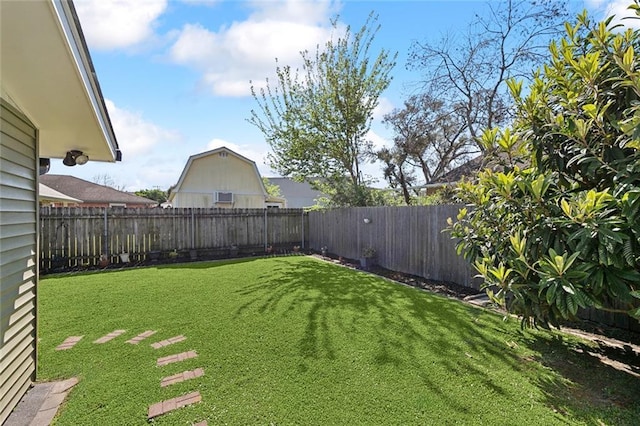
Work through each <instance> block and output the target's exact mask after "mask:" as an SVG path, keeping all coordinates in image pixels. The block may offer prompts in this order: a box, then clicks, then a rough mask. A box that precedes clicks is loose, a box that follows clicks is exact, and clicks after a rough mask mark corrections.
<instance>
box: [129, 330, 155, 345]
mask: <svg viewBox="0 0 640 426" xmlns="http://www.w3.org/2000/svg"><path fill="white" fill-rule="evenodd" d="M154 334H156V332H155V331H153V330H147V331H145V332H144V333H140V334H138V335H137V336H136V337H134V338H133V339H129V340H127V341H126V342H125V343H131V344H132V345H137V344H138V343H140V342H142V341H143V340H144V339H146V338H147V337H150V336H153V335H154Z"/></svg>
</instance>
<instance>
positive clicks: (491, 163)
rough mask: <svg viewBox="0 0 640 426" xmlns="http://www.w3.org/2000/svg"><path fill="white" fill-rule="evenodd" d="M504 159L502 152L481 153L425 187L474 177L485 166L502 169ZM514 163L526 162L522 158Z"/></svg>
mask: <svg viewBox="0 0 640 426" xmlns="http://www.w3.org/2000/svg"><path fill="white" fill-rule="evenodd" d="M506 160H507V156H506V154H504V153H498V154H497V155H493V156H487V155H486V154H481V155H478V156H477V157H475V158H472V159H471V160H469V161H467V162H466V163H464V164H462V165H461V166H459V167H456V168H455V169H453V170H451V171H450V172H448V173H446V174H444V175H443V176H442V177H441V178H440V179H438V180H437V181H435V182H432V183H430V184H429V185H425V187H441V186H446V185H451V184H454V183H456V182H460V181H461V180H462V179H463V178H472V177H475V176H476V175H477V174H478V172H479V171H480V170H483V169H485V168H491V169H494V171H496V170H502V161H506ZM516 164H518V165H525V164H526V162H525V161H522V160H516Z"/></svg>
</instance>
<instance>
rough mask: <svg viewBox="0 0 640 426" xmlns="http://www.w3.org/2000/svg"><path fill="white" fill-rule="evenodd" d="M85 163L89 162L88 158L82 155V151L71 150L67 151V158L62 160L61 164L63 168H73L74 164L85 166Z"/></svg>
mask: <svg viewBox="0 0 640 426" xmlns="http://www.w3.org/2000/svg"><path fill="white" fill-rule="evenodd" d="M87 161H89V157H87V156H86V155H84V154H83V153H82V151H76V150H71V151H67V156H66V157H64V160H62V164H64V165H65V166H75V165H76V164H77V165H79V166H82V165H83V164H87Z"/></svg>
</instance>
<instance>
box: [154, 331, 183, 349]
mask: <svg viewBox="0 0 640 426" xmlns="http://www.w3.org/2000/svg"><path fill="white" fill-rule="evenodd" d="M183 340H187V338H186V337H184V336H183V335H182V334H181V335H179V336H175V337H171V338H169V339H167V340H162V341H160V342H156V343H152V344H151V347H152V348H153V349H160V348H164V347H165V346H169V345H173V344H174V343H178V342H182V341H183Z"/></svg>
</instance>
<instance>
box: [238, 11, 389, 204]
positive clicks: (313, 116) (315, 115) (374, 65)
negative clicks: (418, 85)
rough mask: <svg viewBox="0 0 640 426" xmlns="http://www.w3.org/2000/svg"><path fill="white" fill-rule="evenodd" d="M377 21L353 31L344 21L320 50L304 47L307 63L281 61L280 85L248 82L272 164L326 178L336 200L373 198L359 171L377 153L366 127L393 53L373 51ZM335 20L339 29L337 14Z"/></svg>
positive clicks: (289, 172)
mask: <svg viewBox="0 0 640 426" xmlns="http://www.w3.org/2000/svg"><path fill="white" fill-rule="evenodd" d="M376 21H377V17H375V16H374V15H371V16H370V17H369V19H368V20H367V22H366V23H365V25H364V26H363V27H362V28H361V29H360V30H359V31H358V32H356V33H354V34H352V33H351V30H350V28H348V27H347V29H346V31H345V33H344V34H343V35H342V36H340V37H337V38H335V39H332V40H330V41H328V42H327V43H326V44H325V45H324V47H323V48H322V49H321V48H320V47H318V49H317V51H316V53H315V55H313V54H310V53H309V52H308V51H304V52H301V55H302V59H303V65H302V70H293V69H291V67H290V66H282V67H281V66H279V65H278V66H277V68H276V73H277V77H278V80H277V83H276V84H275V85H272V84H271V83H270V82H269V81H267V87H266V88H264V89H260V90H257V89H256V88H255V87H254V86H253V85H252V88H251V90H252V94H253V97H254V98H255V100H256V102H257V104H258V107H259V108H258V110H257V111H256V110H252V111H251V118H250V119H249V122H250V123H252V124H254V125H255V126H256V127H258V128H259V129H260V131H262V133H263V134H264V136H265V138H266V140H267V142H268V143H269V145H270V146H271V149H272V151H273V153H272V154H270V156H269V160H270V164H271V167H272V168H273V169H274V170H277V171H278V172H279V173H280V174H282V175H283V176H291V177H293V178H294V179H296V180H305V179H306V180H309V181H311V182H312V181H314V180H316V178H322V182H323V183H324V186H325V187H328V190H327V188H322V189H323V190H324V191H325V192H326V193H328V194H330V195H332V196H333V195H335V197H336V198H335V199H334V200H332V203H333V204H336V205H366V204H365V203H368V202H370V199H371V198H372V197H371V196H370V194H368V192H369V191H368V189H367V183H368V182H367V180H366V178H365V177H364V176H363V173H362V165H363V163H364V162H366V161H368V160H370V159H371V158H372V157H373V154H372V149H371V142H370V141H369V140H367V133H368V131H369V129H370V126H371V120H372V114H373V110H374V108H375V107H376V106H377V105H378V99H379V96H380V94H381V93H382V92H383V91H384V90H385V89H386V88H387V87H388V86H389V83H390V82H391V76H390V72H391V70H392V68H393V67H394V65H395V57H396V56H395V55H390V54H389V52H387V51H386V50H382V51H381V52H380V53H379V54H378V56H377V57H376V58H375V59H372V58H371V57H370V50H371V44H372V42H373V40H374V37H375V34H376V33H377V31H378V29H379V25H376ZM333 26H334V31H335V32H338V30H339V28H338V25H337V21H334V23H333Z"/></svg>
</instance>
